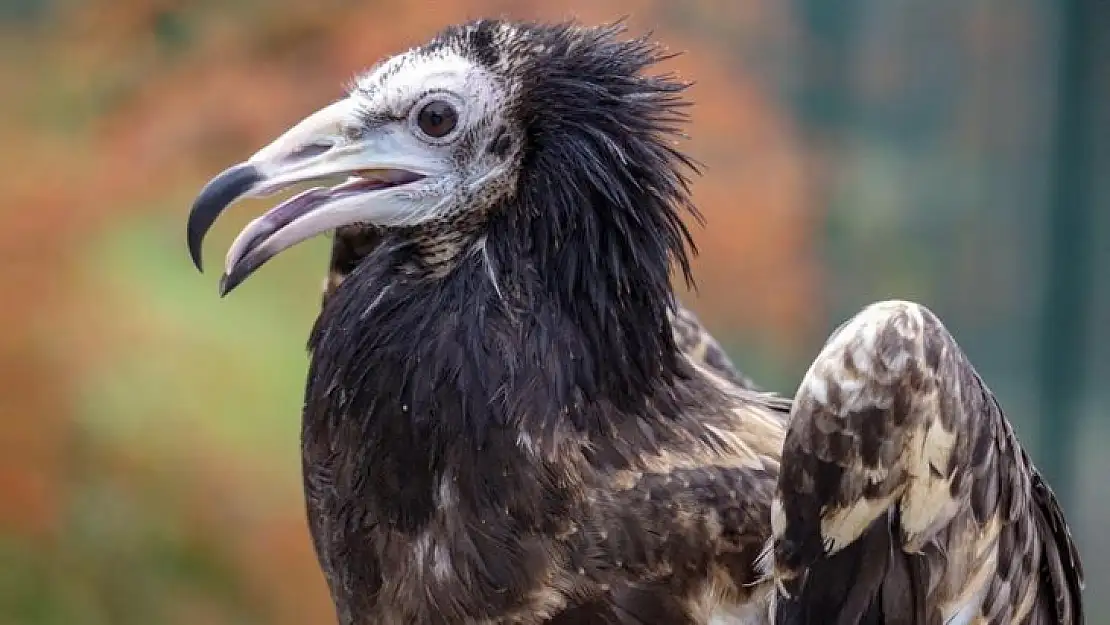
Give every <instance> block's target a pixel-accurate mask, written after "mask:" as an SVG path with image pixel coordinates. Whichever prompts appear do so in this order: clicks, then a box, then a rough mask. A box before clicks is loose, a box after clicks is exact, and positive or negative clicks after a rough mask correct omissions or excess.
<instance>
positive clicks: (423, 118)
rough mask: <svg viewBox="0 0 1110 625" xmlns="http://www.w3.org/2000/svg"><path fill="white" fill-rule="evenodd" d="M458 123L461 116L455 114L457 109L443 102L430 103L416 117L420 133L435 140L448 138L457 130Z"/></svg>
mask: <svg viewBox="0 0 1110 625" xmlns="http://www.w3.org/2000/svg"><path fill="white" fill-rule="evenodd" d="M458 122H459V116H458V113H456V112H455V107H453V106H451V104H450V103H448V102H445V101H443V100H435V101H434V102H429V103H428V104H427V105H425V106H424V108H422V109H420V114H419V115H417V116H416V124H417V125H418V126H420V132H423V133H424V134H426V135H428V136H429V137H432V138H433V139H439V138H442V137H446V136H447V133H449V132H451V131H452V130H454V129H455V124H457V123H458Z"/></svg>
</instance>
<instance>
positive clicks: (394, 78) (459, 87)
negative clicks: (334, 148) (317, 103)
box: [351, 47, 506, 128]
mask: <svg viewBox="0 0 1110 625" xmlns="http://www.w3.org/2000/svg"><path fill="white" fill-rule="evenodd" d="M430 91H446V92H448V93H451V94H454V95H455V96H457V97H458V98H459V100H461V103H462V104H463V105H464V106H463V109H464V110H460V111H459V124H460V127H462V128H467V127H469V126H471V125H473V124H474V123H475V122H476V121H478V120H481V119H489V118H492V117H499V115H498V113H499V104H500V103H502V102H503V101H504V98H505V96H506V90H505V88H504V86H503V85H501V84H500V81H499V79H498V78H497V77H496V76H495V75H493V74H492V73H491V72H489V71H488V70H486V69H485V68H483V67H481V66H479V65H477V64H475V63H473V62H472V61H470V60H469V59H467V58H466V57H465V56H463V55H462V54H460V53H459V52H458V51H456V50H452V49H450V48H447V47H443V48H440V49H438V50H435V51H433V52H425V51H423V50H420V49H416V50H410V51H408V52H405V53H403V54H399V55H397V56H395V57H393V58H391V59H389V60H387V61H386V62H384V63H382V64H381V65H379V66H378V67H376V68H375V69H373V70H371V71H370V72H368V73H366V74H364V75H363V76H361V77H359V78H358V79H357V80H356V81H355V89H354V90H353V92H352V94H351V97H352V98H354V99H355V100H356V102H357V104H358V105H359V106H360V107H362V108H364V109H365V110H367V111H371V112H375V113H377V112H382V113H388V114H390V115H392V116H395V117H401V116H407V115H408V114H409V112H410V109H411V108H412V107H413V106H414V105H417V104H419V103H420V100H421V98H422V97H423V96H424V95H425V94H427V93H428V92H430Z"/></svg>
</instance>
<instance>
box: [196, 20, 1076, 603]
mask: <svg viewBox="0 0 1110 625" xmlns="http://www.w3.org/2000/svg"><path fill="white" fill-rule="evenodd" d="M669 56H670V55H669V54H668V53H667V52H666V51H665V50H664V49H663V48H662V47H661V46H659V45H657V44H655V43H653V42H652V41H650V40H649V39H648V38H647V37H639V38H628V37H625V36H624V29H623V26H622V25H621V24H609V25H604V26H599V27H586V26H582V25H578V24H575V23H573V22H567V23H558V24H544V23H532V22H517V21H509V20H489V19H484V20H475V21H470V22H467V23H464V24H460V25H455V26H451V27H448V28H446V29H444V30H442V31H441V32H440V33H438V34H437V35H435V36H434V37H433V38H432V39H431V40H430V41H428V42H427V43H425V44H423V45H421V46H418V47H415V48H413V49H411V50H409V51H406V52H403V53H401V54H399V55H397V56H394V57H392V58H389V59H387V60H385V61H383V62H381V63H379V64H378V65H376V66H374V67H373V68H372V69H370V70H368V71H366V72H365V73H363V74H361V75H360V76H358V77H357V79H356V80H355V81H354V82H353V84H352V85H351V86H350V88H349V90H348V92H347V93H346V95H345V96H344V97H342V98H341V99H339V100H337V101H336V102H334V103H332V104H330V105H328V106H325V107H324V108H322V109H321V110H319V111H317V112H315V113H313V114H311V115H309V116H308V117H307V118H305V119H304V120H303V121H301V122H299V123H297V124H296V125H294V126H293V127H292V128H291V129H289V130H288V131H286V132H285V133H284V134H282V135H281V136H280V137H278V138H276V139H275V140H274V141H273V142H272V143H270V144H269V145H267V146H265V147H263V148H262V149H261V150H260V151H258V152H257V153H256V154H254V155H253V156H251V157H250V158H248V159H247V160H246V161H244V162H243V163H241V164H238V165H234V166H232V167H230V168H228V169H226V170H225V171H224V172H223V173H221V174H219V175H217V176H216V177H215V178H213V179H212V180H211V181H210V182H209V183H208V184H207V185H206V186H205V188H204V189H202V190H201V191H200V193H199V195H198V197H197V198H196V200H195V202H194V204H193V207H192V209H191V212H190V215H189V220H188V224H187V237H188V245H189V249H190V252H191V254H192V257H193V261H194V263H195V264H196V265H197V268H198V269H200V268H201V255H200V249H201V244H202V242H203V239H204V237H205V234H206V233H207V232H208V231H209V229H210V227H211V225H212V224H213V223H214V221H215V220H216V219H217V217H218V216H219V215H220V214H221V213H222V212H223V211H224V209H225V208H227V207H228V206H230V205H231V204H232V203H234V202H235V201H236V200H238V199H239V198H244V197H258V196H264V195H270V194H274V193H277V192H279V191H284V190H288V189H290V188H291V187H294V186H297V185H301V184H303V183H306V182H313V181H315V182H317V184H319V183H320V181H323V180H329V179H330V182H329V183H328V184H330V185H331V186H315V187H311V188H308V189H306V190H303V191H301V192H299V193H297V194H294V195H292V196H291V197H290V198H289V199H286V200H284V201H282V202H280V203H279V204H277V206H276V207H274V208H272V209H271V210H269V211H268V212H266V213H264V214H263V215H261V216H260V217H258V218H256V219H255V220H253V221H251V222H250V223H249V224H248V225H247V226H246V227H245V228H244V229H243V230H242V232H240V233H239V235H238V236H237V237H236V238H235V240H234V242H233V243H232V244H231V246H230V249H229V251H228V253H227V257H226V259H225V264H224V272H223V276H222V278H221V280H220V294H221V295H226V294H227V293H229V292H230V291H232V290H233V289H235V288H236V287H237V286H238V285H240V284H241V283H242V282H243V281H244V280H246V279H247V278H248V277H249V276H251V275H252V274H253V273H254V272H255V271H257V270H258V269H259V268H260V267H261V266H262V265H263V264H265V263H266V262H267V261H269V260H270V259H271V258H273V257H274V256H275V255H277V254H279V253H280V252H281V251H283V250H285V249H288V248H290V247H291V246H293V245H296V244H297V243H299V242H301V241H304V240H306V239H309V238H311V237H314V236H316V235H319V234H324V233H334V235H335V239H334V243H333V248H332V256H331V265H330V267H329V271H328V276H327V278H326V280H325V287H324V297H323V302H322V305H321V308H320V312H319V315H318V317H317V319H316V321H315V324H314V327H313V328H312V330H311V333H310V338H309V341H308V349H309V352H310V364H309V371H308V380H307V384H306V388H305V401H304V407H303V419H302V431H301V449H302V463H303V478H304V490H305V500H306V507H307V515H308V525H309V529H310V533H311V537H312V541H313V544H314V547H315V551H316V554H317V556H318V560H319V564H320V566H321V569H322V571H323V573H324V577H325V578H326V581H327V584H328V588H329V590H330V593H331V598H332V600H333V602H334V604H335V608H336V615H337V619H338V622H339V623H342V624H343V625H371V624H372V625H414V624H415V625H424V624H428V625H440V624H442V625H478V624H482V625H509V624H513V625H538V624H540V623H543V624H571V623H576V624H577V623H584V624H597V625H601V624H614V625H616V624H623V625H635V624H664V625H702V624H706V623H711V622H712V623H716V624H731V625H754V624H767V623H780V624H791V625H800V624H813V623H835V624H844V625H847V624H857V623H861V624H862V623H867V624H880V623H883V624H895V623H898V624H909V625H925V624H928V625H933V624H940V623H949V624H960V625H965V624H972V623H977V624H978V623H988V624H998V625H1001V624H1033V623H1036V624H1047V623H1057V624H1059V623H1063V624H1067V625H1071V624H1075V623H1082V622H1083V610H1082V604H1081V596H1080V593H1081V588H1082V584H1083V580H1082V577H1083V575H1082V570H1081V566H1080V561H1079V556H1078V554H1077V552H1076V548H1075V545H1074V544H1073V542H1072V539H1071V536H1070V533H1069V529H1068V526H1067V523H1066V521H1065V519H1064V515H1063V513H1062V511H1061V509H1060V506H1059V505H1058V504H1057V501H1056V499H1055V498H1054V496H1053V493H1052V491H1051V489H1049V487H1048V485H1047V484H1046V483H1045V481H1044V480H1043V479H1042V478H1041V477H1040V475H1039V474H1038V473H1037V471H1036V469H1035V468H1034V467H1033V465H1032V463H1031V462H1030V461H1029V458H1028V456H1027V455H1026V454H1025V452H1024V451H1023V448H1022V447H1021V445H1020V444H1019V442H1018V440H1017V438H1016V437H1015V435H1014V432H1013V430H1012V429H1011V427H1010V425H1009V423H1008V422H1007V420H1006V418H1005V416H1004V415H1003V413H1002V410H1001V408H1000V407H999V405H998V402H997V401H996V400H995V398H994V396H993V395H992V394H991V392H990V391H989V390H988V389H987V387H986V385H985V384H984V383H983V381H982V380H981V379H980V378H979V377H978V375H977V374H976V372H975V370H974V369H973V368H972V366H971V364H969V362H968V361H967V359H966V357H965V356H964V355H963V352H962V351H961V350H960V348H959V347H958V346H957V344H956V342H955V340H954V339H953V338H952V336H951V335H950V334H949V333H948V332H947V331H946V330H945V328H944V326H943V325H942V324H941V322H940V321H939V320H938V319H937V317H936V316H934V315H933V314H932V313H931V312H930V311H929V310H928V309H927V308H925V307H924V306H921V305H918V304H915V303H912V302H904V301H888V302H882V303H877V304H872V305H869V306H867V307H865V308H863V309H862V311H861V312H860V313H858V314H857V315H856V316H855V317H854V318H852V319H851V320H849V321H848V322H847V323H845V324H844V325H843V326H841V327H840V328H839V329H838V330H837V331H836V332H835V333H834V334H833V335H832V337H831V338H830V339H829V340H828V342H827V344H826V345H825V347H824V349H823V351H821V352H820V355H818V356H817V358H816V359H815V361H814V362H813V364H812V366H811V368H810V369H809V371H808V372H807V373H806V375H805V377H804V379H803V380H802V381H801V383H800V385H799V387H798V389H797V394H796V396H795V398H794V399H793V401H791V400H789V399H786V398H783V397H780V396H778V395H775V394H773V393H767V392H762V391H760V390H758V389H756V388H754V385H752V384H751V383H750V381H749V380H748V379H747V378H746V377H744V376H743V375H741V374H740V373H739V372H737V371H736V369H735V368H734V367H733V366H732V364H731V363H730V362H729V361H728V358H727V357H726V356H725V354H724V351H723V350H722V349H721V346H720V344H719V343H718V342H717V341H715V340H714V339H713V338H712V336H710V335H709V333H708V332H707V331H706V330H705V329H704V327H702V325H701V324H700V323H699V322H698V320H697V318H696V317H694V316H693V315H692V314H691V313H690V312H689V311H688V310H687V309H685V308H683V307H681V306H680V305H679V304H678V303H677V301H676V300H677V297H676V295H675V289H674V285H673V284H672V282H671V278H672V273H674V272H675V271H677V272H678V273H679V274H681V275H682V276H684V277H685V279H686V280H688V281H689V280H690V279H691V277H690V273H691V271H690V264H689V258H690V256H691V254H693V253H694V248H693V244H692V241H691V235H690V233H689V231H688V229H687V226H686V225H685V224H686V218H687V217H690V216H693V217H695V218H696V217H697V213H696V209H695V207H694V206H693V203H692V200H691V195H690V190H689V183H690V181H691V179H692V178H693V175H694V174H696V173H698V169H699V167H698V165H697V163H696V162H695V161H693V160H692V159H691V158H690V157H688V156H687V155H686V154H685V153H684V152H682V151H681V150H680V149H679V143H678V140H679V139H680V138H681V136H682V135H681V132H682V127H683V124H684V123H685V120H686V112H685V111H686V109H685V107H686V106H687V100H686V98H685V97H684V91H685V88H686V87H687V84H686V83H684V82H682V81H680V80H679V79H678V78H677V77H676V76H674V75H672V74H668V73H663V72H661V71H658V70H655V69H653V66H655V65H656V64H657V63H659V62H661V61H664V60H666V59H667V58H669Z"/></svg>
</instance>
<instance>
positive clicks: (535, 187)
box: [306, 22, 697, 510]
mask: <svg viewBox="0 0 1110 625" xmlns="http://www.w3.org/2000/svg"><path fill="white" fill-rule="evenodd" d="M516 28H517V29H518V31H517V32H515V33H514V36H515V37H517V39H516V41H518V42H519V43H517V44H510V45H509V46H508V50H505V49H496V50H495V49H493V48H494V47H496V46H497V45H499V42H498V40H497V37H495V36H493V34H491V33H494V32H498V33H503V32H504V28H503V27H502V26H501V25H499V23H496V22H479V23H476V24H473V25H469V26H467V27H465V28H464V29H461V30H453V31H448V32H447V33H446V34H444V35H443V36H442V37H443V38H444V39H443V40H442V41H441V42H440V43H439V44H436V45H445V44H444V43H443V41H456V42H457V40H459V39H460V38H461V39H465V45H464V47H465V49H467V50H468V51H469V52H470V53H471V54H473V55H474V58H476V59H478V60H479V61H481V62H484V63H489V64H491V65H492V66H494V67H497V68H499V71H507V72H509V73H510V74H509V79H510V80H513V81H516V84H517V85H518V86H519V89H517V90H516V93H517V94H518V95H517V97H516V98H515V99H514V101H513V102H511V103H510V106H512V110H513V115H514V116H515V117H516V118H517V119H519V120H521V124H522V128H523V129H524V132H523V136H522V137H521V139H520V146H519V149H520V155H519V158H520V170H519V178H518V180H517V184H516V185H515V191H514V192H513V193H512V194H510V195H506V196H505V197H502V198H500V199H498V200H497V201H496V202H495V203H494V204H493V205H492V206H489V207H487V208H486V210H484V211H482V214H483V221H482V227H481V228H480V229H475V230H474V231H473V233H472V235H471V237H470V239H469V240H468V244H467V245H460V246H458V250H457V252H458V253H457V254H455V255H454V256H453V257H452V264H451V267H450V270H449V271H446V272H444V273H443V274H442V275H436V276H429V275H424V274H420V273H413V272H405V271H403V270H402V269H401V268H403V267H412V266H418V265H419V264H420V262H421V260H422V252H421V249H422V247H421V245H420V242H421V241H426V240H427V239H428V237H429V236H432V235H433V234H434V232H431V231H429V230H427V229H425V230H424V231H422V232H413V231H404V232H402V231H385V232H383V234H382V240H381V243H380V244H379V245H378V246H377V247H376V248H375V249H374V250H373V251H372V252H371V253H370V254H369V255H368V256H367V257H366V258H365V259H363V260H362V262H361V263H360V264H359V266H358V267H357V268H356V269H355V270H354V271H353V272H352V274H351V275H350V276H349V277H348V278H347V279H346V280H345V281H344V282H343V284H342V285H341V286H340V287H339V288H338V289H337V290H336V292H335V293H334V295H333V297H331V298H330V299H329V300H328V301H327V302H326V303H325V306H324V308H323V310H322V312H321V315H320V317H319V319H318V320H317V324H316V327H315V328H314V330H313V333H312V338H311V339H310V348H311V349H312V352H313V362H312V370H311V372H310V376H309V388H308V405H318V406H324V407H325V408H323V411H324V413H321V414H320V415H318V417H319V418H320V419H323V420H325V421H329V422H331V424H330V425H329V426H328V427H341V425H340V424H339V423H338V422H339V421H347V422H349V423H348V425H347V427H354V428H356V429H357V431H358V434H357V438H356V439H355V440H357V441H358V442H359V443H360V444H362V445H365V446H370V447H374V449H375V451H373V452H371V453H373V454H376V458H375V462H377V463H378V464H379V465H382V463H385V464H389V463H390V462H392V463H394V464H396V469H397V470H398V471H399V472H401V473H409V474H410V476H411V477H412V478H413V479H414V481H415V482H420V483H424V484H426V483H427V482H426V481H425V480H420V479H416V478H418V477H419V476H417V475H413V474H412V472H413V471H414V469H412V468H411V465H412V463H413V462H417V463H423V462H427V463H430V464H429V465H428V466H424V465H421V468H419V469H415V471H416V472H417V473H419V472H422V471H425V470H427V471H428V472H429V473H428V476H431V475H433V474H435V472H436V471H437V469H436V468H435V467H434V466H431V465H438V464H439V463H442V462H448V461H447V460H446V458H450V457H451V454H452V452H451V449H457V448H460V447H462V448H467V449H471V450H480V449H482V448H483V446H484V445H489V444H491V441H493V440H502V439H504V440H502V442H505V441H508V443H506V444H510V443H512V444H515V442H517V441H518V439H519V438H520V433H521V432H523V433H526V435H527V436H528V437H529V439H530V440H532V441H533V443H534V444H535V445H537V446H539V447H541V448H542V447H544V446H549V445H555V444H557V441H555V440H554V439H555V438H557V437H558V436H560V435H562V434H561V433H563V434H565V432H566V431H567V430H568V429H569V430H570V431H574V432H579V433H582V434H583V435H585V436H586V437H587V438H588V439H590V440H591V441H592V442H600V441H602V440H604V439H615V438H617V434H616V433H617V431H618V430H620V429H622V428H624V427H626V426H627V425H628V423H632V422H637V423H638V422H639V420H641V419H648V420H650V419H652V418H657V419H669V418H673V417H675V416H677V415H678V414H680V412H681V411H682V410H683V409H687V408H689V406H690V402H693V401H697V400H696V399H694V398H695V397H696V396H697V393H694V392H689V391H688V389H686V388H685V387H684V385H683V384H682V383H681V380H683V379H687V378H689V377H690V376H691V371H690V369H689V366H690V365H689V364H688V363H687V362H686V361H685V360H684V359H683V358H682V357H681V355H680V354H679V352H678V350H677V348H676V346H675V342H674V335H673V332H672V329H671V326H670V321H669V317H668V312H669V308H670V307H673V306H674V297H673V291H672V288H671V284H670V270H671V267H672V263H674V262H676V263H677V264H678V266H679V267H680V268H681V270H682V271H683V272H684V274H685V275H687V277H688V276H689V267H688V262H687V247H688V246H690V245H691V243H690V240H689V233H688V232H687V230H686V228H685V226H684V225H683V222H682V220H681V215H680V211H681V210H683V209H690V210H692V207H691V205H690V202H689V195H688V188H687V179H686V177H685V176H684V173H683V171H682V169H683V168H684V167H692V164H691V162H690V161H689V160H688V159H687V158H686V157H685V156H683V155H682V154H681V153H680V152H678V151H677V150H676V149H675V148H674V147H673V146H672V145H671V142H670V141H671V139H673V138H674V137H673V135H674V133H675V132H676V127H677V125H678V124H679V122H680V121H681V120H682V117H683V116H682V112H681V110H680V107H681V106H682V102H681V101H680V100H679V98H678V94H679V93H680V91H681V90H682V89H683V87H684V85H682V84H680V83H678V82H676V81H674V80H673V79H672V78H670V77H668V76H662V77H645V76H642V75H641V71H642V70H644V69H646V68H647V67H648V66H650V65H652V64H654V63H656V62H658V61H659V60H661V59H662V58H664V57H663V55H662V54H661V53H660V51H659V50H658V49H657V48H656V47H654V46H652V45H650V44H649V43H647V42H646V41H644V40H633V41H620V40H619V39H617V37H616V36H617V35H618V34H619V32H620V31H619V29H616V28H609V29H590V30H586V29H575V28H573V27H571V26H565V27H558V28H554V29H553V28H551V27H530V26H527V25H524V26H520V25H518V26H516ZM528 28H532V29H533V30H532V31H530V32H526V33H521V32H520V31H519V29H528ZM500 45H501V46H502V48H504V43H503V42H501V44H500ZM513 45H517V46H522V47H523V49H521V50H514V49H513ZM506 55H510V56H511V57H512V58H513V62H512V64H511V66H509V65H507V60H506V59H507V56H506ZM506 67H508V69H506ZM308 419H309V415H307V413H306V421H307V420H308ZM626 422H627V423H626ZM316 425H320V424H316ZM310 427H314V425H313V424H311V423H307V422H306V428H310ZM506 437H508V438H506ZM511 446H512V445H511V444H510V447H511ZM602 447H604V445H602ZM390 450H393V451H396V452H397V454H398V455H397V456H396V457H395V458H394V457H393V456H392V455H391V454H392V452H391V451H390ZM401 450H404V451H403V452H402V451H401ZM514 453H515V452H514ZM402 456H404V457H402ZM390 458H393V460H390ZM455 460H456V461H457V460H458V459H457V458H455ZM445 466H446V465H445ZM440 468H442V467H440ZM383 470H384V471H388V470H389V469H383ZM429 479H430V478H429ZM392 491H393V492H390V493H388V496H389V497H392V498H393V505H394V506H395V507H398V506H401V503H400V502H401V500H404V499H406V497H407V498H409V499H412V501H410V503H413V504H421V505H415V506H408V508H407V509H410V510H412V509H425V508H427V506H428V505H430V501H427V500H426V499H427V498H428V497H431V494H430V493H429V492H428V491H427V489H426V488H424V489H423V490H420V489H416V490H413V489H409V488H408V487H406V486H405V485H402V484H398V485H397V486H396V488H394V489H392ZM405 493H408V494H407V495H406V494H405ZM381 494H382V495H383V496H386V495H387V493H385V492H384V491H383V492H382V493H381ZM413 498H415V499H413ZM416 500H419V501H416ZM398 509H400V508H399V507H398Z"/></svg>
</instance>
